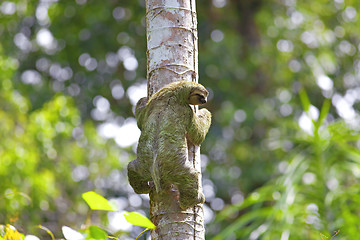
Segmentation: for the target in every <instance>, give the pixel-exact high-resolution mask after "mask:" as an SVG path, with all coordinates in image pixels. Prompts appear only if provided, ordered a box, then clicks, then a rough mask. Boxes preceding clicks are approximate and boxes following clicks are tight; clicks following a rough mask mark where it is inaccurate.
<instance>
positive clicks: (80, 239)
mask: <svg viewBox="0 0 360 240" xmlns="http://www.w3.org/2000/svg"><path fill="white" fill-rule="evenodd" d="M61 230H62V233H63V235H64V237H65V239H66V240H84V239H85V236H84V235H82V234H81V233H79V232H78V231H75V230H74V229H72V228H70V227H68V226H63V227H62V228H61Z"/></svg>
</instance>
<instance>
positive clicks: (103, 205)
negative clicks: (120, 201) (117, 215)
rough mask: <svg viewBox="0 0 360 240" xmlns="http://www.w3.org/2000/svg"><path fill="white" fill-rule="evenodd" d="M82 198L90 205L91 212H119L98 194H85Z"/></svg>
mask: <svg viewBox="0 0 360 240" xmlns="http://www.w3.org/2000/svg"><path fill="white" fill-rule="evenodd" d="M82 198H83V199H84V200H85V202H86V203H87V204H88V205H89V207H90V209H91V210H104V211H117V209H116V207H114V206H113V205H112V204H110V202H109V201H108V200H106V199H105V198H104V197H102V196H101V195H99V194H97V193H96V192H93V191H89V192H86V193H83V194H82Z"/></svg>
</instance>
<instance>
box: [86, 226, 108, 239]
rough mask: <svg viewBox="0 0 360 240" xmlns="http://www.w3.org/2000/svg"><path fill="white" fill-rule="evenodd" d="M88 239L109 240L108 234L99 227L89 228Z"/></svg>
mask: <svg viewBox="0 0 360 240" xmlns="http://www.w3.org/2000/svg"><path fill="white" fill-rule="evenodd" d="M87 238H88V239H99V240H105V239H106V238H107V233H106V232H105V231H104V230H102V229H101V228H99V227H98V226H94V225H93V226H90V227H89V235H88V237H87Z"/></svg>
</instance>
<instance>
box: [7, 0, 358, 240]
mask: <svg viewBox="0 0 360 240" xmlns="http://www.w3.org/2000/svg"><path fill="white" fill-rule="evenodd" d="M144 4H145V1H143V0H140V1H119V0H108V1H96V0H76V1H75V0H74V1H56V0H54V1H52V0H40V1H38V0H36V1H35V0H16V1H1V3H0V136H1V137H0V223H1V224H12V225H14V226H15V227H16V228H17V229H18V230H19V231H21V232H24V233H25V234H34V235H37V236H42V235H43V234H44V232H42V231H41V230H40V229H39V228H38V227H37V226H38V225H39V224H41V225H42V226H45V227H47V228H49V229H50V230H51V231H52V232H53V233H54V235H55V236H56V237H57V238H61V237H63V236H62V232H61V228H62V226H65V225H66V226H69V227H72V228H75V229H79V228H81V225H82V224H84V223H85V221H86V217H87V215H88V213H89V209H88V206H87V205H86V203H85V202H84V201H83V199H82V198H81V194H82V193H84V192H86V191H90V190H93V191H95V192H97V193H99V194H101V195H102V196H104V197H105V198H107V199H110V201H111V202H113V203H114V204H116V205H117V207H118V209H119V211H118V212H110V213H106V212H98V213H94V214H93V215H92V216H91V217H92V221H93V222H95V223H98V224H99V225H102V226H104V228H106V229H108V230H109V231H110V232H116V231H118V233H120V234H119V235H121V234H122V233H123V234H122V236H121V239H128V238H129V239H134V237H135V236H136V235H137V234H138V233H139V232H141V229H140V228H139V227H135V226H132V225H130V224H128V223H127V222H126V221H125V220H124V217H123V211H138V212H140V213H142V214H144V215H148V212H149V202H148V196H147V195H137V194H135V193H134V192H133V190H132V189H131V187H130V185H129V184H128V181H127V175H126V165H127V163H128V162H129V161H131V160H133V159H135V158H136V156H135V151H136V144H137V140H138V137H139V134H140V132H139V130H138V129H137V126H136V121H135V119H134V115H133V109H134V105H135V104H136V102H137V100H138V99H139V98H140V97H143V96H145V95H146V38H145V32H146V29H145V6H144ZM359 9H360V2H359V1H357V0H345V1H344V0H330V1H328V0H311V1H310V0H304V1H296V0H270V1H263V0H251V1H237V0H212V1H206V0H198V1H197V14H198V34H199V75H200V80H199V82H200V83H202V84H203V85H205V86H206V87H207V88H208V89H209V91H210V97H209V100H210V101H209V102H208V103H207V104H206V106H205V107H206V108H208V109H209V110H210V111H211V112H212V114H213V124H212V127H211V129H210V132H209V134H208V136H207V138H206V140H205V142H204V143H203V145H202V147H201V151H202V155H201V158H202V169H203V187H204V193H205V196H206V203H205V205H204V209H205V221H206V229H207V232H206V234H207V238H208V239H213V238H214V239H281V240H287V239H325V237H326V236H327V237H330V236H331V235H334V233H335V232H336V233H338V234H337V236H336V237H335V238H339V239H358V238H359V232H360V231H359V230H360V224H359V222H360V217H359V216H360V197H359V189H360V185H359V178H360V165H359V164H360V151H359V148H360V141H359V139H360V138H359V129H360V116H359V112H358V107H359V101H360V53H359V51H360V18H359V13H358V10H359ZM45 234H46V233H45Z"/></svg>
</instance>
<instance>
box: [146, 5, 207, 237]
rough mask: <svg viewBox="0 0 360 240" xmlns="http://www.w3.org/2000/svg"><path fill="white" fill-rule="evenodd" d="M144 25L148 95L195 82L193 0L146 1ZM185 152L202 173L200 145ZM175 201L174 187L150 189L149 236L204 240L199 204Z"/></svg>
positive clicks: (177, 193) (196, 54) (195, 28)
mask: <svg viewBox="0 0 360 240" xmlns="http://www.w3.org/2000/svg"><path fill="white" fill-rule="evenodd" d="M146 27H147V49H148V50H147V82H148V97H150V96H151V95H152V94H154V93H155V92H157V91H158V90H159V89H161V88H162V87H163V86H165V85H167V84H169V83H171V82H175V81H179V80H185V81H193V82H197V81H198V49H197V20H196V10H195V0H146ZM195 110H196V109H195ZM188 154H189V159H190V160H191V161H192V162H193V164H194V167H195V168H196V169H197V171H199V172H201V164H200V148H199V147H197V146H194V145H189V146H188ZM199 181H200V182H201V174H200V177H199ZM200 185H201V184H200ZM178 200H179V192H178V190H177V188H176V186H171V187H170V188H169V189H163V190H162V191H161V192H159V193H157V192H156V191H155V189H154V188H152V190H151V192H150V218H151V220H152V222H153V223H154V224H155V225H156V226H157V228H156V229H155V230H152V232H151V239H153V240H154V239H198V240H200V239H205V228H204V212H203V207H202V204H199V205H197V206H195V207H192V208H189V209H186V210H181V209H180V207H179V201H178Z"/></svg>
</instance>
